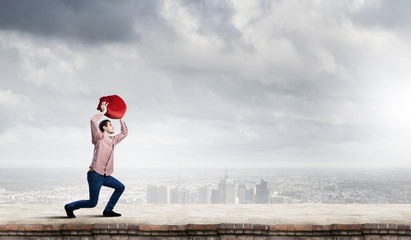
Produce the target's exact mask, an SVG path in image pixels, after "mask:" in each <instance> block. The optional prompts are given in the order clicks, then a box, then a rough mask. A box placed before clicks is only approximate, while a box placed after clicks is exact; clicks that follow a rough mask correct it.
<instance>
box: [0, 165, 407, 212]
mask: <svg viewBox="0 0 411 240" xmlns="http://www.w3.org/2000/svg"><path fill="white" fill-rule="evenodd" d="M18 171H20V170H19V169H14V170H10V169H9V170H8V174H9V175H10V176H12V177H9V176H8V175H7V174H4V169H0V173H1V174H0V204H1V203H4V204H35V203H38V204H48V203H50V204H56V203H57V204H62V203H64V202H66V201H68V200H70V199H72V198H76V199H88V187H87V184H86V183H85V182H84V181H82V180H83V179H82V178H80V177H79V176H81V173H82V171H79V170H78V169H69V170H68V171H67V174H68V175H67V176H63V177H62V176H59V180H60V181H56V174H57V173H56V172H55V171H54V170H50V169H41V170H40V172H41V173H42V175H41V177H38V176H37V175H35V174H33V173H32V174H31V175H30V174H26V173H25V172H20V173H18ZM140 173H143V172H137V171H136V172H133V171H128V172H127V171H123V172H122V178H121V179H122V181H123V182H124V184H125V185H126V191H125V192H124V196H122V199H120V204H304V203H310V204H354V203H357V204H369V203H373V204H408V203H411V169H408V170H406V169H397V170H388V169H385V170H381V169H380V170H375V169H369V170H341V169H328V170H324V169H311V170H307V169H265V170H261V169H248V170H246V169H229V171H228V173H229V174H228V175H227V173H226V170H224V169H220V171H218V172H213V171H207V170H204V169H196V170H195V171H194V170H190V171H175V172H174V171H169V170H166V169H163V170H160V171H159V170H154V169H152V170H151V171H147V172H146V175H144V174H141V175H140ZM60 175H61V174H60ZM21 176H25V177H24V178H23V177H21ZM227 176H228V177H227ZM111 192H112V190H111V189H108V188H102V190H101V201H102V202H105V201H107V200H108V198H109V196H110V195H111Z"/></svg>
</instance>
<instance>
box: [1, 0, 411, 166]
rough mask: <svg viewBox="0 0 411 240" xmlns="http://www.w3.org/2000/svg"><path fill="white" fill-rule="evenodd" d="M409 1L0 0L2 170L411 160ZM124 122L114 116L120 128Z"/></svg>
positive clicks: (379, 163) (363, 163) (397, 162)
mask: <svg viewBox="0 0 411 240" xmlns="http://www.w3.org/2000/svg"><path fill="white" fill-rule="evenodd" d="M410 8H411V1H407V0H403V1H401V0H396V1H391V0H390V1H389V0H387V1H378V0H352V1H348V0H347V1H339V0H335V1H329V0H324V1H321V0H313V1H308V0H307V1H297V0H276V1H275V0H272V1H271V0H255V1H246V0H244V1H242V0H238V1H236V0H226V1H221V0H201V1H189V0H176V1H174V0H173V1H165V0H164V1H161V0H145V1H133V0H121V1H97V0H96V1H93V0H89V1H83V0H36V1H13V0H3V1H1V2H0V73H1V76H0V110H1V119H2V122H1V124H0V167H2V168H5V167H6V168H7V167H17V168H20V167H53V168H54V167H57V168H68V167H76V168H87V167H88V166H89V164H90V162H91V158H92V151H93V145H92V144H91V136H90V122H89V121H90V118H91V117H92V116H93V115H94V114H95V113H97V110H96V107H97V103H98V100H99V98H100V97H102V96H106V95H112V94H117V95H119V96H121V97H122V98H123V99H124V100H125V102H126V104H127V106H128V110H127V113H126V115H125V117H124V120H125V121H126V123H127V126H128V128H129V135H128V137H127V138H126V139H125V140H124V141H123V142H121V143H120V144H119V145H118V146H117V148H116V153H115V165H116V167H121V168H125V167H133V168H134V167H157V166H162V167H226V166H227V167H228V168H234V167H261V168H264V167H339V168H347V167H348V168H357V167H411V125H410V123H411V109H410V103H411V94H410V93H411V68H410V67H409V65H410V62H411V44H410V43H411V32H410V31H409V29H410V28H411V15H410V14H409V11H408V10H409V9H410ZM113 123H114V125H115V130H116V132H118V131H119V130H120V124H119V122H118V120H114V121H113Z"/></svg>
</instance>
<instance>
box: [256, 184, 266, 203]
mask: <svg viewBox="0 0 411 240" xmlns="http://www.w3.org/2000/svg"><path fill="white" fill-rule="evenodd" d="M255 190H256V191H255V203H268V201H269V191H268V184H267V181H264V179H261V182H260V184H257V186H256V187H255Z"/></svg>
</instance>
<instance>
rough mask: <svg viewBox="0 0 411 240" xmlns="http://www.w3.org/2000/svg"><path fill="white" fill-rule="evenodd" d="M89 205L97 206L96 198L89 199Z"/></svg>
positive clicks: (91, 206)
mask: <svg viewBox="0 0 411 240" xmlns="http://www.w3.org/2000/svg"><path fill="white" fill-rule="evenodd" d="M88 206H89V207H90V208H93V207H95V206H97V201H95V200H89V201H88Z"/></svg>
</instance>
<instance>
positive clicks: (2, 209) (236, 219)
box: [0, 204, 411, 225]
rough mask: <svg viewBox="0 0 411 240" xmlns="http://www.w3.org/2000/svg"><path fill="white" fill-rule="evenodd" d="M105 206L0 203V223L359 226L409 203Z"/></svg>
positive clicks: (391, 215)
mask: <svg viewBox="0 0 411 240" xmlns="http://www.w3.org/2000/svg"><path fill="white" fill-rule="evenodd" d="M103 209H104V205H103V204H101V206H100V205H98V206H97V207H95V208H89V209H79V210H76V211H75V212H74V214H75V215H76V216H77V217H76V218H74V219H69V218H67V217H66V213H65V211H64V204H61V205H31V204H1V205H0V224H92V223H134V224H151V225H162V224H167V225H173V224H175V225H181V224H218V223H252V224H319V225H324V224H364V223H393V224H410V223H411V205H408V204H285V205H283V204H250V205H248V204H247V205H215V204H211V205H197V204H195V205H194V204H193V205H177V204H172V205H170V204H168V205H166V204H165V205H128V204H119V205H117V206H116V207H115V209H114V211H116V212H119V213H121V214H122V216H121V217H114V218H106V217H102V212H103Z"/></svg>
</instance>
